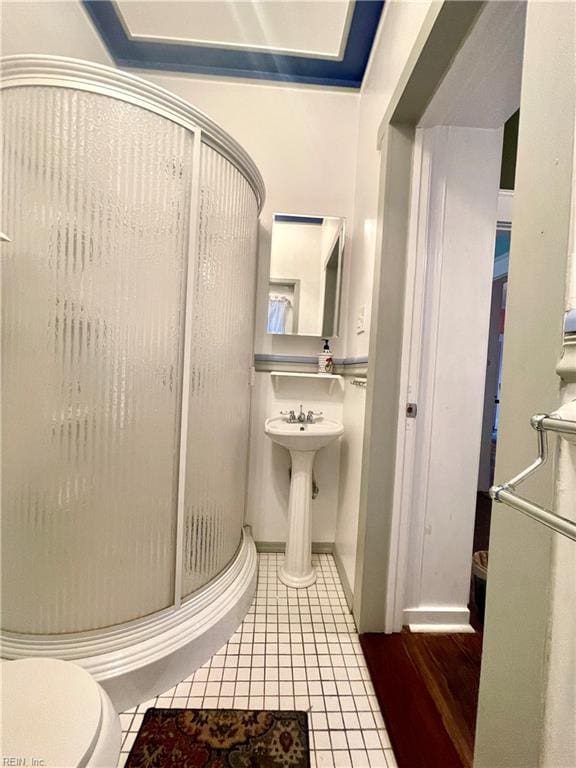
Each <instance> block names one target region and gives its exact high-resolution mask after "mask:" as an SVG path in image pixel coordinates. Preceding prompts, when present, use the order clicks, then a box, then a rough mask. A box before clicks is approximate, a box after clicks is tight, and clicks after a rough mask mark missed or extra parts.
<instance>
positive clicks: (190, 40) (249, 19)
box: [116, 0, 354, 60]
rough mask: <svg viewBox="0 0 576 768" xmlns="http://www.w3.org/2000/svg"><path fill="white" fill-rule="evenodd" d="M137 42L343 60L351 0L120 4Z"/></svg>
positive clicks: (132, 0)
mask: <svg viewBox="0 0 576 768" xmlns="http://www.w3.org/2000/svg"><path fill="white" fill-rule="evenodd" d="M116 5H117V8H118V10H119V11H120V14H121V17H122V21H123V23H124V26H125V28H126V31H127V32H128V33H129V35H130V37H132V38H133V39H141V40H156V41H162V42H173V43H186V44H193V45H202V46H210V47H217V48H231V49H237V50H254V51H266V52H268V53H281V54H289V55H293V56H294V55H296V56H306V57H321V58H326V59H336V60H337V59H341V58H342V56H343V53H344V49H345V45H346V40H347V36H348V29H349V25H350V20H351V17H352V12H353V10H354V2H353V0H314V1H313V2H309V1H308V0H249V1H248V0H247V1H245V2H237V1H232V0H208V1H207V2H206V1H205V0H176V1H173V0H163V2H161V3H160V2H147V1H144V2H141V1H140V0H118V1H117V4H116Z"/></svg>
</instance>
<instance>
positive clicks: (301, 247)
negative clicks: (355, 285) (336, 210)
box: [267, 213, 344, 338]
mask: <svg viewBox="0 0 576 768" xmlns="http://www.w3.org/2000/svg"><path fill="white" fill-rule="evenodd" d="M343 251H344V219H341V218H337V217H335V216H300V215H292V214H286V213H276V214H274V218H273V223H272V248H271V255H270V278H269V282H268V320H267V332H268V333H271V334H282V335H291V336H319V337H321V338H322V337H323V338H333V337H335V336H337V335H338V321H339V311H340V293H341V283H342V253H343Z"/></svg>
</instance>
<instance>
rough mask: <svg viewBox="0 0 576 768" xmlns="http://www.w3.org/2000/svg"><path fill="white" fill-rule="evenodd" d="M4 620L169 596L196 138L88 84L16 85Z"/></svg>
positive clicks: (107, 621) (7, 624) (37, 627)
mask: <svg viewBox="0 0 576 768" xmlns="http://www.w3.org/2000/svg"><path fill="white" fill-rule="evenodd" d="M3 98H4V124H3V130H2V133H3V139H4V147H3V152H4V154H3V160H4V162H3V191H4V194H3V210H2V221H1V226H0V229H2V230H3V231H5V232H6V233H8V234H9V235H10V237H11V238H12V240H13V242H12V243H10V244H8V245H2V246H1V248H2V251H1V254H2V276H1V278H2V440H3V443H2V471H3V496H2V577H3V578H2V588H3V593H2V617H3V625H4V629H7V630H13V631H19V632H30V633H59V632H73V631H80V630H88V629H94V628H98V627H102V626H106V625H111V624H116V623H119V622H123V621H127V620H130V619H134V618H137V617H140V616H143V615H146V614H148V613H151V612H153V611H157V610H159V609H161V608H163V607H166V606H168V605H170V604H171V602H172V601H173V590H174V560H175V518H176V488H177V455H178V445H179V420H180V416H179V415H180V405H181V403H180V399H181V378H182V350H183V338H182V335H183V305H184V287H185V279H186V263H187V243H188V227H189V209H190V188H191V174H192V144H193V138H192V135H191V134H190V133H189V132H187V131H186V130H185V129H183V128H181V127H179V126H177V125H175V124H174V123H172V122H170V121H168V120H165V119H163V118H161V117H159V116H157V115H154V114H152V113H150V112H148V111H146V110H143V109H140V108H138V107H135V106H132V105H129V104H126V103H124V102H121V101H117V100H114V99H111V98H108V97H106V96H100V95H96V94H91V93H85V92H82V91H73V90H68V89H59V88H44V87H26V88H17V89H15V88H14V89H9V90H7V91H5V92H4V97H3Z"/></svg>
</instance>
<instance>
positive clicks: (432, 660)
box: [360, 632, 482, 768]
mask: <svg viewBox="0 0 576 768" xmlns="http://www.w3.org/2000/svg"><path fill="white" fill-rule="evenodd" d="M360 642H361V643H362V648H363V651H364V655H365V657H366V661H367V664H368V668H369V670H370V675H371V677H372V681H373V683H374V687H375V689H376V695H377V697H378V701H379V703H380V708H381V709H382V714H383V715H384V719H385V721H386V726H387V729H388V733H389V735H390V740H391V742H392V746H393V748H394V751H395V753H396V759H397V761H398V766H399V768H471V767H472V760H473V753H474V729H475V723H476V709H477V704H478V686H479V682H480V659H481V653H482V636H481V634H479V633H476V634H461V635H454V634H451V635H438V634H411V633H410V632H402V633H400V634H395V635H381V634H365V635H361V636H360Z"/></svg>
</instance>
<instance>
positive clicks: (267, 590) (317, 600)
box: [118, 554, 397, 768]
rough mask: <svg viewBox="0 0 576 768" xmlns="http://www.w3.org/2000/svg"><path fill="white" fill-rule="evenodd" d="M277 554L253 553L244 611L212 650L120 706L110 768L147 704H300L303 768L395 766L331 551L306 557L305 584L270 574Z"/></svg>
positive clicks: (126, 749) (256, 706)
mask: <svg viewBox="0 0 576 768" xmlns="http://www.w3.org/2000/svg"><path fill="white" fill-rule="evenodd" d="M283 558H284V556H283V555H279V554H260V555H259V568H258V585H257V589H256V595H255V598H254V601H253V603H252V606H251V608H250V611H249V613H248V614H247V616H246V618H245V620H244V622H243V623H242V625H241V626H240V627H239V628H238V631H237V632H235V633H234V635H233V636H232V638H231V639H230V641H229V642H228V643H227V644H226V645H224V646H223V647H222V648H221V649H220V650H219V651H218V653H217V654H215V655H214V656H213V657H212V658H211V659H209V660H208V662H206V664H204V665H203V666H202V667H201V668H200V669H198V670H196V672H194V673H193V674H190V675H189V676H188V677H187V678H186V680H184V681H183V682H181V683H179V684H178V685H176V686H175V687H174V688H171V689H170V690H169V691H166V692H165V693H163V694H161V695H160V696H159V697H158V698H155V699H151V700H150V701H147V702H144V703H143V704H141V705H140V706H139V707H133V708H132V709H131V710H129V711H127V712H124V713H123V714H122V715H121V725H122V731H123V743H122V755H121V759H120V762H119V764H118V766H119V768H122V766H123V765H124V762H125V760H126V758H127V755H128V752H129V751H130V748H131V746H132V744H133V741H134V739H135V738H136V732H137V730H138V728H139V727H140V725H141V722H142V718H143V716H144V712H145V711H146V710H147V709H148V708H149V707H153V706H156V707H189V708H201V707H205V708H207V709H211V708H226V709H232V708H236V709H264V708H266V709H282V710H292V709H298V710H303V711H308V713H309V726H310V745H311V755H310V762H311V768H397V765H396V761H395V759H394V753H393V752H392V749H391V748H390V741H389V739H388V734H387V733H386V730H385V728H384V721H383V719H382V715H381V714H380V710H379V709H378V703H377V700H376V697H375V694H374V688H373V686H372V683H371V681H370V675H369V673H368V670H367V668H366V663H365V660H364V656H363V655H362V649H361V647H360V642H359V639H358V634H357V632H356V628H355V625H354V620H353V618H352V616H351V614H350V612H349V610H348V607H347V605H346V599H345V596H344V592H343V590H342V587H341V584H340V580H339V578H338V573H337V571H336V566H335V563H334V559H333V557H332V556H331V555H314V556H313V563H314V566H315V568H316V569H317V573H318V578H317V581H316V583H315V584H314V585H313V586H312V587H309V588H308V589H305V590H294V589H288V588H287V587H285V586H284V585H283V584H282V583H281V582H280V581H279V579H278V568H279V566H280V565H281V564H282V561H283Z"/></svg>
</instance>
